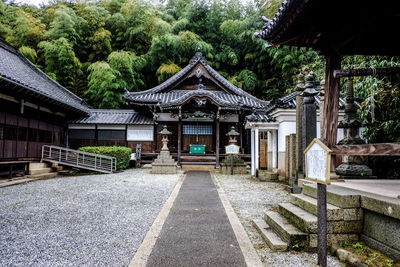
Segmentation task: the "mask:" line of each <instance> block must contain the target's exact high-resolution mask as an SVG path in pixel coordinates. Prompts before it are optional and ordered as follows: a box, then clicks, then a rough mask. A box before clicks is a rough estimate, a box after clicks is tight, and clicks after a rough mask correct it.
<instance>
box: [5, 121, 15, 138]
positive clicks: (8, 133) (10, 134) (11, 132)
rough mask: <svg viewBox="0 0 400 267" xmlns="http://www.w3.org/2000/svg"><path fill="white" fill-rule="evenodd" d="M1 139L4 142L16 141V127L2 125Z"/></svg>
mask: <svg viewBox="0 0 400 267" xmlns="http://www.w3.org/2000/svg"><path fill="white" fill-rule="evenodd" d="M3 137H4V140H16V139H17V126H14V125H4V130H3Z"/></svg>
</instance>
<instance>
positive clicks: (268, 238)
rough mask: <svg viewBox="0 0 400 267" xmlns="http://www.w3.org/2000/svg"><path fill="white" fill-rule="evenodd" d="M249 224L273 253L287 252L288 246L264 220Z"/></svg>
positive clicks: (256, 220)
mask: <svg viewBox="0 0 400 267" xmlns="http://www.w3.org/2000/svg"><path fill="white" fill-rule="evenodd" d="M251 222H252V224H253V226H254V227H255V228H256V229H257V231H258V232H259V233H260V235H261V237H262V238H263V239H264V241H265V243H267V245H268V247H269V248H270V249H272V250H275V251H286V250H287V247H288V244H287V243H286V242H285V241H283V240H282V239H281V238H280V237H279V236H278V235H277V234H276V233H275V232H274V231H273V230H272V228H271V227H270V226H269V225H268V224H267V223H266V222H265V221H264V220H262V219H254V220H252V221H251Z"/></svg>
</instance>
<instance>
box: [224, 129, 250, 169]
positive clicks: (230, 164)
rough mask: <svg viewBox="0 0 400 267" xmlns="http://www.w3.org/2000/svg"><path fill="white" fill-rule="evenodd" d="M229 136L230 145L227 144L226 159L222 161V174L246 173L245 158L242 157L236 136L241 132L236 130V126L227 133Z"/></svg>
mask: <svg viewBox="0 0 400 267" xmlns="http://www.w3.org/2000/svg"><path fill="white" fill-rule="evenodd" d="M226 135H227V136H229V145H227V146H225V154H226V156H225V159H224V160H222V162H221V165H220V166H221V172H222V174H231V175H232V174H246V173H247V168H246V164H245V163H244V160H243V159H241V158H240V156H239V153H240V146H238V145H237V140H236V137H237V136H239V135H240V134H239V133H238V132H236V130H235V127H234V126H232V128H231V130H230V131H229V132H228V133H227V134H226Z"/></svg>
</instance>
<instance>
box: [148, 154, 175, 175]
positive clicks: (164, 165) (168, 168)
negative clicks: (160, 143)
mask: <svg viewBox="0 0 400 267" xmlns="http://www.w3.org/2000/svg"><path fill="white" fill-rule="evenodd" d="M151 173H154V174H175V173H176V162H175V160H174V159H173V158H172V156H171V155H170V154H169V151H168V150H166V151H165V150H161V152H160V155H158V157H157V158H156V159H155V160H154V162H153V163H152V164H151Z"/></svg>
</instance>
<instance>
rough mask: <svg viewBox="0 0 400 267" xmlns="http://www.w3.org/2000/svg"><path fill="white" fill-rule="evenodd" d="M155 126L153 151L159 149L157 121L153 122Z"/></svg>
mask: <svg viewBox="0 0 400 267" xmlns="http://www.w3.org/2000/svg"><path fill="white" fill-rule="evenodd" d="M153 125H154V126H153V127H154V131H153V140H154V142H153V143H152V146H153V147H152V150H153V153H154V152H156V149H157V124H156V122H154V124H153Z"/></svg>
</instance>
